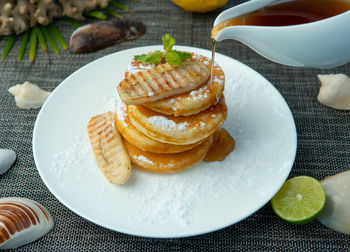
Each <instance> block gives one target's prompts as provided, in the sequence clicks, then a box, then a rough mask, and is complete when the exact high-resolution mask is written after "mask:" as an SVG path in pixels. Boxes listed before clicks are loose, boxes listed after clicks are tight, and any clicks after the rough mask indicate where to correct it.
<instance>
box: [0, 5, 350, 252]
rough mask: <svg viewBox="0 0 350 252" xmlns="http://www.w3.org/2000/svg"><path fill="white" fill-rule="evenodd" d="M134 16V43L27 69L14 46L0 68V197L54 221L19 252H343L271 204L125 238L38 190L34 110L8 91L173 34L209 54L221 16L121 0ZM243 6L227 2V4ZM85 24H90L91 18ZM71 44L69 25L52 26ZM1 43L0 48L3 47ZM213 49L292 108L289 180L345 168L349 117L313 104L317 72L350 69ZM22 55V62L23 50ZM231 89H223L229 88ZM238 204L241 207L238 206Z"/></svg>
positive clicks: (335, 238) (227, 46)
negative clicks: (294, 145) (204, 230)
mask: <svg viewBox="0 0 350 252" xmlns="http://www.w3.org/2000/svg"><path fill="white" fill-rule="evenodd" d="M122 2H123V3H127V4H128V5H129V6H130V7H131V8H132V10H131V11H130V12H129V13H124V14H123V15H124V16H126V17H129V18H134V19H137V20H141V21H143V22H144V23H145V24H146V25H147V28H148V30H147V33H146V34H145V35H144V36H142V37H141V38H139V39H137V40H134V41H130V42H126V43H122V44H120V45H117V46H114V47H111V48H108V49H105V50H102V51H100V52H97V53H93V54H88V55H70V54H68V53H64V52H63V53H62V56H61V57H57V56H56V55H54V54H53V53H50V58H51V62H52V63H51V64H48V60H47V58H46V56H45V55H44V54H43V53H42V52H40V50H38V57H37V59H36V61H35V63H34V64H33V65H31V66H30V65H29V63H28V62H27V61H26V60H25V61H23V62H22V63H21V64H17V62H16V60H15V59H16V52H17V50H18V44H17V45H16V47H15V48H14V50H12V52H11V53H10V55H9V56H8V58H7V59H6V61H5V62H4V63H1V64H0V148H11V149H14V150H15V151H16V152H17V154H18V159H17V161H16V163H15V165H14V166H13V167H12V168H11V169H10V170H9V171H8V172H7V173H6V174H4V175H2V176H0V197H10V196H18V197H26V198H30V199H34V200H37V201H38V202H40V203H42V204H43V205H45V206H46V207H47V208H48V209H49V211H50V212H51V213H52V215H53V217H54V219H55V220H56V225H55V228H54V230H53V231H52V232H50V233H49V234H48V235H46V236H45V237H43V238H42V239H40V240H38V241H36V242H34V243H32V244H29V245H26V246H23V247H22V248H20V249H18V250H19V251H35V250H37V251H96V250H106V251H144V250H145V251H195V250H201V251H208V250H210V251H212V250H217V251H264V250H267V251H280V250H285V251H329V250H338V251H339V250H343V251H345V250H350V245H349V244H350V237H349V236H346V235H343V234H340V233H336V232H333V231H331V230H329V229H327V228H325V227H324V226H322V225H321V224H320V223H318V222H313V223H311V224H308V225H303V226H296V225H290V224H287V223H285V222H283V221H281V220H280V219H279V218H278V217H277V216H276V215H275V214H274V212H273V211H272V209H271V207H270V205H269V204H267V205H266V206H264V207H263V208H262V209H260V210H259V211H257V212H256V213H255V214H253V215H252V216H250V217H248V218H247V219H245V220H243V221H241V222H240V223H237V224H235V225H232V226H230V227H228V228H225V229H223V230H219V231H216V232H213V233H210V234H206V235H201V236H196V237H191V238H183V239H148V238H140V237H134V236H130V235H125V234H122V233H118V232H113V231H110V230H107V229H105V228H102V227H99V226H97V225H94V224H92V223H90V222H89V221H87V220H85V219H83V218H81V217H79V216H78V215H76V214H74V213H73V212H71V211H70V210H69V209H67V208H66V207H65V206H63V205H62V204H61V203H60V202H59V201H58V200H57V199H56V198H55V197H54V196H53V195H52V194H51V193H50V192H49V191H48V189H47V188H46V187H45V185H44V184H43V182H42V180H41V178H40V176H39V174H38V171H37V169H36V167H35V163H34V159H33V154H32V144H31V140H32V132H33V126H34V122H35V119H36V116H37V114H38V111H39V110H38V109H35V110H21V109H18V108H17V107H16V106H15V104H14V99H13V97H12V96H11V95H10V94H9V93H8V92H7V89H8V88H9V87H10V86H12V85H14V84H17V83H23V82H24V81H26V80H28V81H31V82H34V83H36V84H38V85H39V86H40V87H42V88H43V89H45V90H49V91H51V90H53V89H54V88H55V87H56V86H57V85H58V84H59V83H60V82H61V81H62V80H64V79H65V78H66V77H67V76H68V75H70V74H71V73H73V72H74V71H76V70H77V69H79V68H80V67H81V66H83V65H85V64H87V63H88V62H91V61H92V60H94V59H96V58H99V57H101V56H103V55H107V54H109V53H112V52H115V51H120V50H123V49H127V48H133V47H138V46H145V45H153V44H160V37H161V36H162V35H163V34H164V33H166V32H169V33H171V34H172V35H173V36H174V37H175V38H176V40H177V44H182V45H191V46H195V47H200V48H206V49H210V48H211V41H210V39H209V32H210V29H211V26H212V24H213V21H214V19H215V17H216V16H217V15H218V14H219V13H220V11H221V10H222V9H221V10H218V11H215V12H212V13H209V14H194V13H188V12H184V11H182V10H181V9H180V8H178V7H176V6H174V5H173V4H172V3H171V1H170V0H162V1H150V0H148V1H147V0H143V1H140V2H138V3H137V2H133V1H126V0H124V1H122ZM240 2H243V1H230V2H229V4H228V5H227V6H226V7H225V8H227V7H229V6H233V5H236V4H238V3H240ZM90 21H92V20H90ZM58 25H59V28H60V30H61V31H62V32H63V34H64V36H65V37H66V38H67V39H68V38H69V36H70V34H71V32H72V31H73V28H72V27H71V26H70V25H69V24H67V23H66V22H63V21H60V22H58ZM4 43H5V42H4V41H1V42H0V48H3V47H4ZM217 51H218V52H220V53H223V54H226V55H229V56H231V57H233V58H235V59H237V60H239V61H241V62H243V63H244V64H247V65H248V66H250V67H252V68H253V69H255V70H256V71H258V72H259V73H261V74H262V75H263V76H265V77H266V78H267V79H268V80H269V81H270V82H271V83H273V84H274V85H275V87H276V88H277V89H278V90H279V91H280V92H281V94H282V95H283V96H284V98H285V99H286V101H287V103H288V104H289V106H290V108H291V110H292V113H293V115H294V118H295V123H296V127H297V131H298V151H297V156H296V161H295V164H294V167H293V169H292V172H291V174H290V177H293V176H296V175H302V174H306V175H310V176H313V177H315V178H317V179H322V178H324V177H325V176H328V175H332V174H335V173H338V172H341V171H344V170H347V169H349V167H350V158H349V157H350V133H349V132H350V116H349V113H348V112H344V111H336V110H333V109H330V108H327V107H324V106H322V105H320V104H319V103H318V102H317V101H316V96H317V93H318V89H319V82H318V80H317V78H316V75H317V74H318V73H340V72H343V73H347V74H349V70H350V65H349V64H348V65H344V66H341V67H339V68H336V69H329V70H315V69H303V68H293V67H287V66H281V65H278V64H275V63H273V62H270V61H268V60H266V59H264V58H262V57H261V56H259V55H257V54H256V53H255V52H253V51H252V50H250V49H249V48H248V47H246V46H245V45H242V44H241V43H238V42H235V41H224V42H222V43H219V45H218V47H217ZM25 57H26V58H27V57H28V53H26V55H25ZM227 88H229V87H227ZM237 207H239V206H237Z"/></svg>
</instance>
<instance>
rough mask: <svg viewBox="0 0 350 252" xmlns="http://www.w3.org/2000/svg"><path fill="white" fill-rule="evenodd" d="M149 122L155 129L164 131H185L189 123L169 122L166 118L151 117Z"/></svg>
mask: <svg viewBox="0 0 350 252" xmlns="http://www.w3.org/2000/svg"><path fill="white" fill-rule="evenodd" d="M148 121H149V122H150V123H151V124H152V125H153V126H155V127H157V128H159V129H162V130H185V129H187V127H188V125H189V123H188V122H183V123H176V122H174V121H173V120H169V119H168V118H166V117H164V116H151V117H150V118H148Z"/></svg>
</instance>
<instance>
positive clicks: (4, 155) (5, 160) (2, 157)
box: [0, 149, 16, 175]
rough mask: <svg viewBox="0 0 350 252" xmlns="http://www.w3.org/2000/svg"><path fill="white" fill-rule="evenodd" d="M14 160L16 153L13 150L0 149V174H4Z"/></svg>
mask: <svg viewBox="0 0 350 252" xmlns="http://www.w3.org/2000/svg"><path fill="white" fill-rule="evenodd" d="M15 160H16V153H15V152H14V151H13V150H8V149H0V175H1V174H4V173H5V172H6V171H7V170H8V169H10V167H11V166H12V164H13V163H14V162H15Z"/></svg>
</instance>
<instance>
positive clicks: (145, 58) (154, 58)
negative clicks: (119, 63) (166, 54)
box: [134, 51, 163, 64]
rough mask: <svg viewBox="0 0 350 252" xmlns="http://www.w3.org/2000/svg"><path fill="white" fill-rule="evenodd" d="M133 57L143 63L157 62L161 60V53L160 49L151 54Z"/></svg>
mask: <svg viewBox="0 0 350 252" xmlns="http://www.w3.org/2000/svg"><path fill="white" fill-rule="evenodd" d="M134 57H135V59H136V60H137V61H139V62H143V63H151V64H159V63H160V62H161V60H162V57H163V54H162V53H161V52H160V51H155V52H154V53H152V54H141V55H135V56H134Z"/></svg>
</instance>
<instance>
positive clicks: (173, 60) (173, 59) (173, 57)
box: [164, 51, 181, 66]
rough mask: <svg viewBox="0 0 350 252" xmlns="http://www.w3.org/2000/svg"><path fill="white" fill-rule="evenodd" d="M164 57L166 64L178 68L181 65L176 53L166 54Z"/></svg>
mask: <svg viewBox="0 0 350 252" xmlns="http://www.w3.org/2000/svg"><path fill="white" fill-rule="evenodd" d="M164 57H165V60H166V62H168V63H169V64H170V65H173V66H180V64H181V59H180V56H179V54H177V53H176V51H169V52H166V53H165V55H164Z"/></svg>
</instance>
